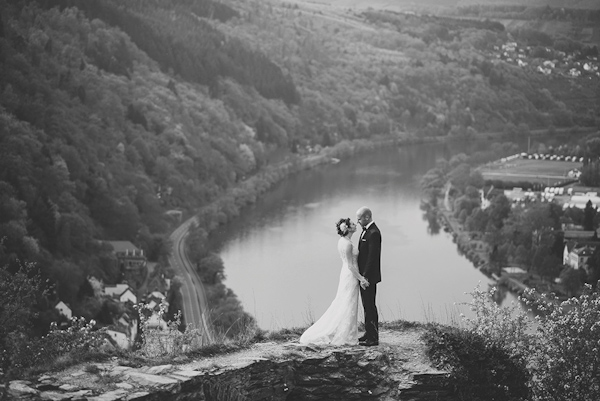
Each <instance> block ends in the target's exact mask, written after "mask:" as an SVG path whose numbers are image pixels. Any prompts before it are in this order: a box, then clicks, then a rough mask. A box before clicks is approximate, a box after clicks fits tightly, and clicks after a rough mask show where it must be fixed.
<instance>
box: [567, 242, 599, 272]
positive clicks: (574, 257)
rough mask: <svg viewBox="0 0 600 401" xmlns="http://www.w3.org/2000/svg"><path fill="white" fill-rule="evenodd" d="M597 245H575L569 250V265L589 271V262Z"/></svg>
mask: <svg viewBox="0 0 600 401" xmlns="http://www.w3.org/2000/svg"><path fill="white" fill-rule="evenodd" d="M595 250H596V246H592V245H584V246H581V247H575V248H573V250H571V252H569V255H568V259H567V263H566V265H567V266H570V267H572V268H573V269H575V270H578V269H580V268H582V269H585V270H586V271H587V263H588V260H589V259H590V257H591V256H592V255H593V254H594V251H595Z"/></svg>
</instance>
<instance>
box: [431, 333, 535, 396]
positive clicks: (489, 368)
mask: <svg viewBox="0 0 600 401" xmlns="http://www.w3.org/2000/svg"><path fill="white" fill-rule="evenodd" d="M424 340H425V342H426V343H427V345H428V354H429V357H430V358H431V360H432V361H433V362H434V363H436V365H437V366H438V367H440V368H443V369H447V370H449V371H450V374H451V378H452V383H453V388H452V389H451V391H452V393H453V394H454V395H456V396H457V397H458V399H461V400H507V401H508V400H513V401H516V400H525V399H527V396H528V394H529V390H528V387H527V382H528V377H529V375H528V372H527V370H526V367H525V364H524V363H523V362H522V360H521V359H519V358H515V357H512V356H511V355H510V353H509V352H507V351H506V350H505V349H504V348H502V347H501V346H499V345H490V344H489V343H488V342H487V341H486V339H485V338H484V337H483V336H481V335H479V334H476V333H473V332H469V331H468V330H462V329H459V328H456V327H450V326H441V325H433V324H432V325H431V326H430V328H429V330H427V331H426V333H425V335H424Z"/></svg>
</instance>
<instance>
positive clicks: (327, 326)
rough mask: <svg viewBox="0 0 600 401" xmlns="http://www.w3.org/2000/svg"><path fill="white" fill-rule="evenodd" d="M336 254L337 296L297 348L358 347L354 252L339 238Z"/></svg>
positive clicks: (350, 246)
mask: <svg viewBox="0 0 600 401" xmlns="http://www.w3.org/2000/svg"><path fill="white" fill-rule="evenodd" d="M338 251H339V253H340V257H341V259H342V270H341V272H340V280H339V284H338V288H337V293H336V295H335V298H334V300H333V301H332V302H331V305H330V306H329V308H328V309H327V310H326V311H325V313H324V314H323V316H321V317H320V318H319V320H317V321H316V322H315V323H314V324H313V325H312V326H310V327H309V328H308V329H307V330H306V331H305V332H304V333H303V334H302V336H301V337H300V343H301V344H308V343H311V344H332V345H345V344H349V345H354V344H358V297H359V281H358V278H359V277H360V275H359V273H358V265H357V263H356V257H357V255H358V249H355V247H354V246H353V245H352V242H351V241H350V240H349V239H347V238H345V237H341V238H340V240H339V241H338Z"/></svg>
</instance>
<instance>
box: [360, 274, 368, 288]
mask: <svg viewBox="0 0 600 401" xmlns="http://www.w3.org/2000/svg"><path fill="white" fill-rule="evenodd" d="M359 282H360V286H361V287H362V289H363V290H364V289H365V288H367V287H368V286H369V280H367V279H366V278H364V276H360V280H359Z"/></svg>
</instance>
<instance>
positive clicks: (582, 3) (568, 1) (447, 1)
mask: <svg viewBox="0 0 600 401" xmlns="http://www.w3.org/2000/svg"><path fill="white" fill-rule="evenodd" d="M285 2H286V3H299V4H308V3H312V4H322V5H328V6H334V7H341V8H355V9H366V8H372V9H375V10H394V11H401V10H406V9H414V8H420V7H421V8H422V7H456V6H466V5H474V4H481V5H506V4H508V5H520V6H532V7H542V6H550V7H564V8H580V9H590V10H597V9H600V1H598V0H419V1H416V0H392V1H389V0H387V1H386V0H319V1H318V2H315V1H307V0H290V1H287V0H286V1H285Z"/></svg>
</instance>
